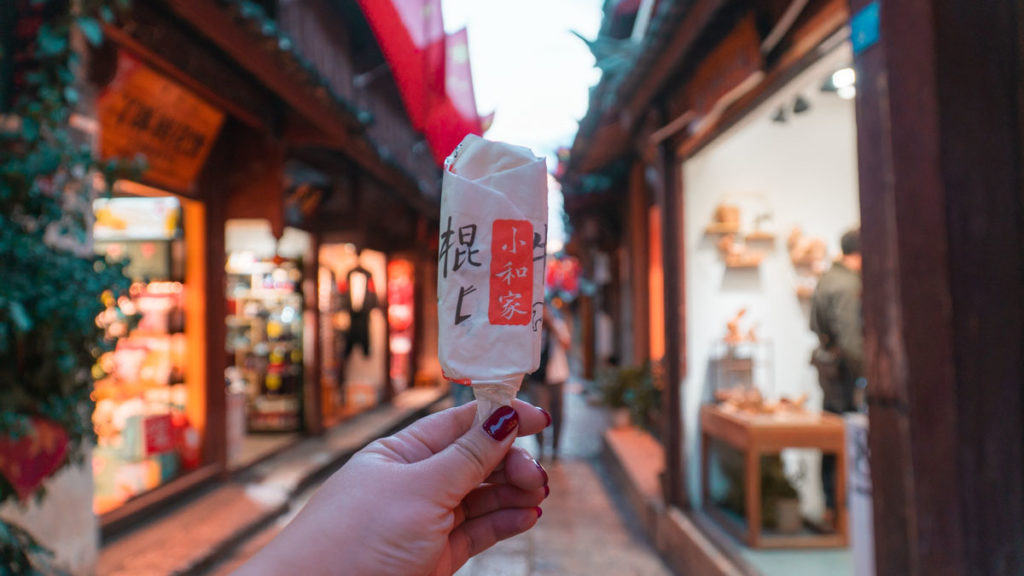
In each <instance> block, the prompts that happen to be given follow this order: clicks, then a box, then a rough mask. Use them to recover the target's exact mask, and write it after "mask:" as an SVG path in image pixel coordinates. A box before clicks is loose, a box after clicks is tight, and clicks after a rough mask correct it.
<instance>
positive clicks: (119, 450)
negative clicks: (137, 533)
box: [93, 196, 201, 514]
mask: <svg viewBox="0 0 1024 576" xmlns="http://www.w3.org/2000/svg"><path fill="white" fill-rule="evenodd" d="M93 210H94V214H95V217H96V223H95V227H94V241H95V249H96V251H97V253H100V254H105V255H106V256H107V257H109V258H110V259H112V260H123V259H128V260H129V262H130V264H129V266H127V268H126V273H127V274H128V275H129V276H130V277H131V278H132V280H133V284H132V286H131V289H130V291H129V294H127V295H123V296H121V297H120V298H119V299H118V300H116V301H115V300H113V298H111V299H110V301H109V302H107V309H106V311H104V312H103V313H102V314H101V315H100V316H99V318H97V323H98V324H99V325H100V326H102V327H104V328H105V329H106V331H107V333H108V334H109V335H111V336H116V337H119V338H120V339H119V340H118V343H117V346H116V348H115V349H114V350H113V351H111V352H108V353H106V354H104V355H103V356H101V357H100V359H99V363H98V367H97V368H98V369H101V370H102V374H103V376H102V377H101V378H99V379H98V380H97V381H96V387H95V391H94V399H95V401H96V410H95V412H94V413H93V425H94V427H95V430H96V436H97V446H96V449H95V451H94V452H93V473H94V478H95V497H94V509H95V511H96V513H97V514H103V513H105V512H108V511H110V510H113V509H114V508H117V507H118V506H120V505H121V504H123V503H124V502H126V501H127V500H129V499H130V498H132V497H134V496H136V495H138V494H141V493H143V492H146V491H148V490H152V489H153V488H156V487H158V486H160V485H161V484H164V483H166V482H168V481H170V480H172V479H174V478H175V477H177V476H178V475H180V474H181V473H182V472H183V471H187V470H190V469H194V468H196V467H197V466H199V464H200V441H201V438H200V434H199V432H198V431H197V429H196V427H195V426H194V425H193V424H194V423H193V422H191V421H190V419H189V416H188V407H189V404H190V403H192V402H195V401H196V399H194V398H190V386H189V385H190V382H189V378H190V371H189V370H188V368H187V365H188V358H187V356H188V350H189V345H188V343H189V338H192V337H193V336H194V335H193V334H192V333H191V332H190V331H189V330H187V329H186V309H185V308H186V304H185V298H184V296H185V263H184V252H185V251H184V235H185V231H184V229H183V226H182V207H181V203H180V202H179V200H178V199H177V198H175V197H173V196H158V197H146V198H130V197H114V198H105V199H98V200H96V201H95V202H94V205H93Z"/></svg>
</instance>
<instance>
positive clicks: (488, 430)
mask: <svg viewBox="0 0 1024 576" xmlns="http://www.w3.org/2000/svg"><path fill="white" fill-rule="evenodd" d="M518 427H519V415H518V414H516V411H515V409H513V408H512V407H511V406H499V407H498V409H497V410H495V411H494V412H492V413H491V415H490V416H489V417H488V418H487V419H486V420H484V422H483V424H482V425H479V426H476V425H474V426H472V427H470V429H469V430H468V431H467V432H466V433H465V434H463V435H462V436H460V437H458V438H456V439H455V441H454V442H452V443H451V444H450V445H449V446H448V447H446V448H445V449H444V450H441V451H440V452H438V453H437V454H434V455H433V456H431V457H430V458H427V459H426V460H423V461H422V462H420V463H419V465H420V466H423V467H424V468H425V469H426V470H425V472H426V474H427V477H428V478H444V479H445V486H444V488H443V492H444V494H445V495H446V496H448V497H449V498H450V499H451V504H452V505H453V506H454V505H455V504H458V503H459V502H460V501H461V500H462V499H463V498H464V497H465V496H466V494H469V492H470V491H472V490H473V489H474V488H476V487H477V486H479V485H480V484H481V483H483V481H484V480H486V479H487V477H488V476H490V475H491V472H493V471H494V469H495V468H497V466H498V465H499V464H500V463H501V461H502V460H503V459H504V458H505V455H506V454H508V451H509V449H510V448H511V447H512V443H513V442H514V441H515V439H516V435H515V434H514V432H515V430H516V428H518Z"/></svg>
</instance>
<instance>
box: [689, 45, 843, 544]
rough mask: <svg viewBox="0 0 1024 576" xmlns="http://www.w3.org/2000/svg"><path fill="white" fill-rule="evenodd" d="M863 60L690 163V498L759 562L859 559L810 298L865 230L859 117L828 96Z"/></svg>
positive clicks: (735, 129) (802, 90) (791, 85)
mask: <svg viewBox="0 0 1024 576" xmlns="http://www.w3.org/2000/svg"><path fill="white" fill-rule="evenodd" d="M850 59H851V54H850V50H849V47H848V46H839V47H838V48H835V49H833V50H832V51H831V52H829V53H827V54H826V55H825V56H823V57H822V58H821V59H820V60H818V61H817V62H814V63H812V64H810V65H809V66H808V67H807V68H806V69H805V70H803V71H802V72H801V73H800V74H798V75H796V76H795V77H794V78H793V80H791V81H790V82H788V83H787V84H786V85H784V86H781V87H780V88H779V89H778V90H776V91H774V92H773V93H772V94H771V95H769V96H767V97H766V98H765V100H764V101H763V103H761V104H760V105H759V106H756V107H754V108H752V109H750V110H749V111H748V112H747V113H745V114H744V116H743V118H741V119H739V120H738V121H737V122H736V124H735V125H734V126H732V127H731V128H729V129H728V130H725V131H724V132H723V133H722V134H720V135H718V136H717V137H716V138H714V139H713V140H711V141H710V142H708V143H707V144H706V146H704V147H703V148H702V149H700V150H699V151H698V152H696V153H694V154H692V155H689V156H687V157H686V158H685V159H684V161H683V164H682V178H683V186H682V189H683V191H684V206H685V209H684V210H683V215H682V218H683V221H684V228H683V229H684V230H685V231H686V237H685V238H684V251H685V258H684V260H685V262H686V275H685V277H686V279H687V282H686V287H685V290H686V311H687V314H686V336H687V338H686V342H687V357H688V358H691V359H693V360H694V361H693V362H691V363H690V369H689V371H688V374H687V377H686V382H687V383H688V384H687V385H684V387H683V389H684V390H685V391H686V392H685V397H684V417H683V422H684V423H685V425H686V426H687V430H686V432H685V434H684V437H685V438H687V439H688V446H686V453H687V461H688V462H689V463H690V465H689V466H687V468H688V470H689V471H690V478H689V482H688V484H689V487H690V498H691V502H692V503H693V505H694V506H695V507H700V508H701V509H703V510H704V511H705V512H706V513H708V514H709V515H711V516H712V517H713V518H715V519H716V520H718V521H719V523H720V524H722V525H723V526H724V527H725V528H726V529H728V530H730V531H731V532H733V533H734V534H735V535H737V537H738V538H739V539H740V541H742V542H744V543H746V544H747V545H749V546H751V547H755V548H757V547H788V548H793V547H842V546H845V545H846V537H845V535H846V519H845V518H846V515H845V505H844V502H843V499H842V498H841V494H842V483H843V479H842V478H837V477H836V476H835V475H834V474H824V475H823V473H822V470H821V469H822V461H823V459H832V458H834V456H832V455H835V454H838V459H839V460H841V459H842V450H843V443H842V440H843V426H842V420H841V419H840V418H838V417H835V416H829V415H827V414H820V410H821V398H822V392H821V388H820V386H819V385H818V374H817V372H816V370H815V368H814V367H813V366H812V365H811V364H810V362H809V360H810V358H811V353H812V351H813V350H814V349H815V348H816V347H817V345H818V338H817V336H816V335H815V334H814V333H813V332H811V330H810V327H809V317H808V313H809V304H808V300H807V297H808V296H809V295H810V294H811V293H813V290H814V284H815V282H816V278H817V276H818V275H819V274H820V273H821V272H822V271H824V270H827V269H828V267H829V266H830V265H831V261H832V260H833V259H835V258H836V257H838V256H839V254H840V250H839V239H840V237H841V236H842V234H843V233H844V232H846V231H848V230H850V229H852V228H856V227H857V225H858V221H859V206H858V197H857V171H856V170H857V163H856V157H857V156H856V132H855V111H854V107H853V103H852V102H851V101H850V100H848V99H845V98H843V97H841V95H839V94H837V93H836V92H835V91H829V90H827V89H826V88H827V86H828V82H829V81H830V80H831V78H832V77H833V76H834V75H835V73H836V72H837V71H840V70H843V69H845V67H846V66H848V65H849V62H850ZM740 167H742V169H739V168H740ZM796 407H799V409H797V408H796ZM829 461H831V460H829ZM842 473H843V472H842V470H839V471H838V474H839V476H841V475H842ZM823 476H826V477H824V478H823ZM826 484H828V485H826ZM828 494H835V495H838V496H839V497H838V500H837V502H836V504H835V508H833V507H832V506H831V505H829V503H828V496H827V495H828ZM780 502H781V503H780ZM787 507H788V508H787ZM780 521H781V524H780V523H779V522H780ZM809 527H810V528H809Z"/></svg>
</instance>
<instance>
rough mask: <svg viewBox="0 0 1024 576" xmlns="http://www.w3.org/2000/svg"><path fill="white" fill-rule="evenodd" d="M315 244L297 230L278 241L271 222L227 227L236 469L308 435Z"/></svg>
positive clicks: (228, 374) (230, 407) (231, 456)
mask: <svg viewBox="0 0 1024 576" xmlns="http://www.w3.org/2000/svg"><path fill="white" fill-rule="evenodd" d="M311 246H312V241H311V236H310V235H309V233H307V232H304V231H302V230H298V229H295V228H285V229H284V233H283V234H282V235H281V237H280V239H278V238H275V236H274V234H273V233H272V231H271V227H270V223H269V222H268V221H266V220H254V219H234V220H228V222H227V224H226V226H225V249H226V251H227V260H226V273H227V294H226V298H227V316H226V323H227V342H226V346H225V351H226V353H227V355H228V361H227V368H226V370H225V381H226V383H227V387H228V391H227V392H228V399H227V418H226V425H227V446H228V465H229V467H233V468H237V467H241V466H246V465H248V464H251V463H252V462H255V461H257V460H259V459H260V458H262V457H264V456H266V455H268V454H270V453H272V452H274V451H276V450H278V449H280V448H281V447H283V446H286V445H288V444H289V443H291V442H293V441H294V440H295V438H296V437H297V435H298V433H299V432H300V431H301V429H302V421H303V420H302V414H303V412H302V411H303V404H302V399H303V385H304V384H303V383H304V366H303V360H304V358H305V357H306V355H307V354H308V353H309V351H308V350H307V349H306V342H305V340H304V334H305V332H306V329H307V328H306V326H305V322H306V320H305V315H304V308H305V307H304V301H303V295H302V281H303V266H302V262H303V259H304V258H307V257H308V254H309V252H310V250H311Z"/></svg>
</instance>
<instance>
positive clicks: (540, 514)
mask: <svg viewBox="0 0 1024 576" xmlns="http://www.w3.org/2000/svg"><path fill="white" fill-rule="evenodd" d="M534 510H536V511H537V518H540V517H541V516H543V515H544V511H543V510H541V509H540V506H537V507H536V508H534Z"/></svg>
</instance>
